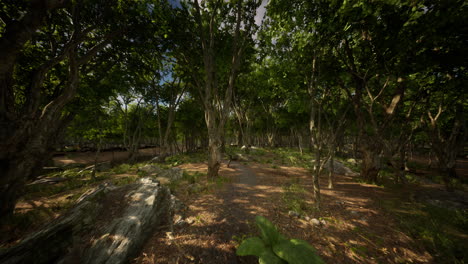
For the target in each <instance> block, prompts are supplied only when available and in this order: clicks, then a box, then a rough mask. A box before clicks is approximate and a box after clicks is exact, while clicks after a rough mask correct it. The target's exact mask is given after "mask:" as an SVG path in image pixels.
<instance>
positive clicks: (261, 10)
mask: <svg viewBox="0 0 468 264" xmlns="http://www.w3.org/2000/svg"><path fill="white" fill-rule="evenodd" d="M267 3H268V0H263V1H262V4H261V5H260V7H259V8H258V9H257V14H256V15H255V24H257V25H258V26H260V25H261V24H262V20H263V16H264V15H265V11H266V8H265V7H266V5H267Z"/></svg>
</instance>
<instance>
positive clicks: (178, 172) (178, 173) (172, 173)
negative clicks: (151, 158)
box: [158, 168, 184, 181]
mask: <svg viewBox="0 0 468 264" xmlns="http://www.w3.org/2000/svg"><path fill="white" fill-rule="evenodd" d="M183 175H184V173H183V171H182V169H181V168H170V169H168V170H163V171H160V172H158V177H165V178H168V179H169V180H170V181H177V180H180V179H182V177H183Z"/></svg>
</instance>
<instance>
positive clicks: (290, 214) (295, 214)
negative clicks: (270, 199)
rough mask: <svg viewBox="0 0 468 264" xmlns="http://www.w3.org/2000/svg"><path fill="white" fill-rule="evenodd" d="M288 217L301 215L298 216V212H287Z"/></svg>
mask: <svg viewBox="0 0 468 264" xmlns="http://www.w3.org/2000/svg"><path fill="white" fill-rule="evenodd" d="M288 215H289V216H292V217H299V216H301V215H300V214H299V213H298V212H296V211H289V212H288Z"/></svg>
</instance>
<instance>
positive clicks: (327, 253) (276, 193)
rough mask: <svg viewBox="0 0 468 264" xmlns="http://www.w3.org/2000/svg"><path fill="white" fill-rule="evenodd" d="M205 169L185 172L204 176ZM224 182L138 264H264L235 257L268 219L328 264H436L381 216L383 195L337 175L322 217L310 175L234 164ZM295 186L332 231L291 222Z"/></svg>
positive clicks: (192, 203)
mask: <svg viewBox="0 0 468 264" xmlns="http://www.w3.org/2000/svg"><path fill="white" fill-rule="evenodd" d="M205 166H206V165H204V164H192V165H187V166H186V167H184V169H187V170H189V169H195V170H198V171H201V170H204V168H206V167H205ZM220 175H222V176H224V177H229V178H231V179H232V180H233V182H232V183H228V184H225V186H224V188H221V189H219V190H216V191H214V192H210V193H205V194H203V193H200V194H198V195H192V196H187V197H186V198H185V200H184V202H185V203H186V204H187V205H188V206H189V210H188V212H187V216H188V219H189V220H192V221H193V222H194V223H193V224H192V225H189V226H185V227H183V228H176V229H175V230H174V233H173V234H172V236H173V238H172V239H171V238H168V237H167V236H166V234H165V232H159V233H156V234H155V235H154V236H153V237H152V238H151V239H150V240H149V241H148V242H147V244H146V246H145V248H144V250H143V251H142V254H141V255H140V256H139V257H138V258H137V259H135V261H134V262H133V263H145V264H147V263H204V264H211V263H213V264H214V263H258V261H257V260H256V259H255V258H253V257H252V258H245V257H242V258H240V257H237V256H236V255H235V249H236V246H237V245H238V243H239V242H240V241H241V240H242V239H245V238H246V237H250V236H254V235H257V229H256V227H255V224H254V218H255V216H256V215H263V216H265V217H267V218H268V219H269V220H270V221H272V222H273V223H274V224H275V225H276V226H277V227H278V228H279V230H280V232H281V233H283V234H284V235H285V236H287V237H291V238H299V239H303V240H306V241H308V242H309V243H311V244H312V245H314V247H316V248H317V250H318V252H320V255H321V256H322V257H323V258H324V260H325V261H326V262H327V263H433V260H432V257H431V256H430V255H429V254H428V253H427V252H426V251H425V250H424V249H423V248H422V247H421V246H420V245H418V243H417V242H416V241H414V240H412V239H411V238H410V237H408V236H407V235H406V234H404V233H402V232H401V231H399V229H398V228H397V225H396V219H394V217H393V216H392V215H389V214H386V213H385V212H383V211H382V208H381V207H380V205H379V203H380V200H381V199H387V198H388V199H390V198H391V197H392V195H391V193H388V192H386V190H385V189H383V188H382V187H378V186H374V185H366V184H360V183H356V182H355V181H354V179H352V178H351V177H346V176H342V175H336V184H335V186H336V188H335V189H334V190H328V189H326V188H325V185H326V180H325V178H324V179H322V180H321V184H322V186H321V187H322V195H323V201H322V204H323V208H322V210H321V211H320V212H317V211H313V210H312V209H310V208H313V205H312V203H311V201H312V194H311V192H310V191H309V190H311V186H312V184H311V180H310V173H309V172H308V171H307V170H305V169H302V168H295V167H280V168H278V167H274V168H271V167H268V165H265V164H257V163H249V165H248V166H247V165H243V164H240V163H234V164H232V166H231V168H227V167H225V166H223V167H222V168H221V170H220ZM291 182H294V183H300V184H301V186H303V187H304V188H305V190H307V191H306V193H304V197H303V201H305V203H306V207H307V208H309V209H308V213H307V214H308V215H309V216H310V217H311V218H312V217H314V218H318V219H324V220H326V222H327V224H326V226H321V227H318V226H314V225H313V224H311V223H310V222H309V221H305V220H303V219H300V218H296V217H290V216H289V215H288V210H289V209H288V207H287V206H286V205H285V203H284V200H283V199H284V196H283V195H284V186H288V184H291ZM176 195H177V194H176ZM178 196H179V195H178ZM179 197H181V196H179ZM182 197H183V196H182ZM190 197H191V198H190Z"/></svg>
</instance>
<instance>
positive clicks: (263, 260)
mask: <svg viewBox="0 0 468 264" xmlns="http://www.w3.org/2000/svg"><path fill="white" fill-rule="evenodd" d="M258 263H259V264H283V263H286V262H284V261H283V260H282V259H280V258H278V256H276V255H275V253H273V251H271V249H267V250H266V251H264V252H263V254H262V255H261V256H260V257H259V258H258Z"/></svg>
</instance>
